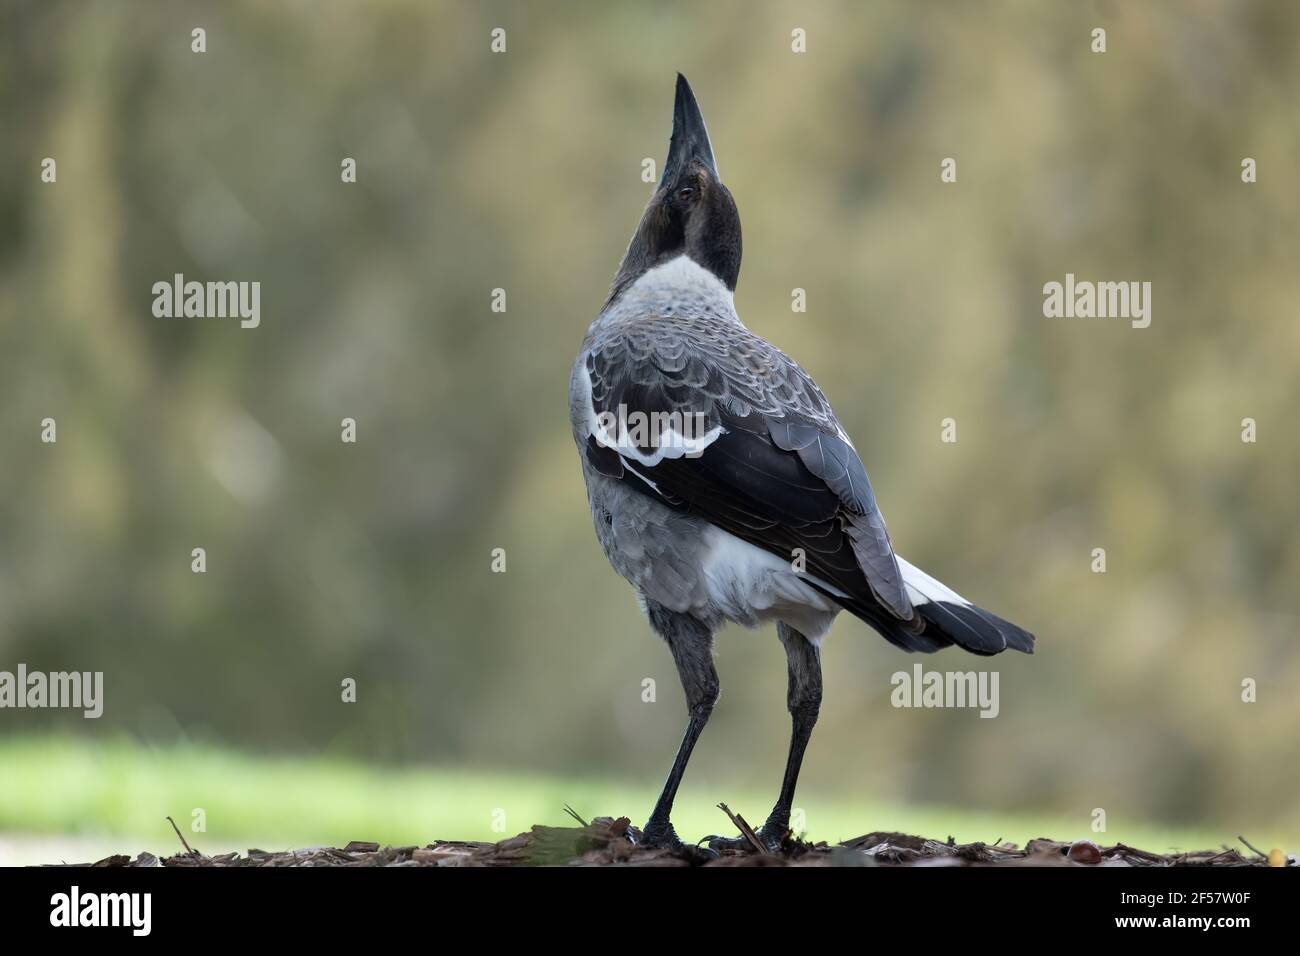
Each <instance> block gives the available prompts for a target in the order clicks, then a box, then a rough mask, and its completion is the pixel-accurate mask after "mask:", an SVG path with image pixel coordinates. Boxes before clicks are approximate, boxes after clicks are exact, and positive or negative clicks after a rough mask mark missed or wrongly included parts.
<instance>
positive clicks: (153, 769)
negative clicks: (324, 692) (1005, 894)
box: [0, 737, 1233, 863]
mask: <svg viewBox="0 0 1300 956" xmlns="http://www.w3.org/2000/svg"><path fill="white" fill-rule="evenodd" d="M0 781H2V783H0V834H4V833H11V834H20V835H24V836H30V835H36V834H49V835H57V836H59V837H70V836H77V837H78V838H79V840H80V841H81V842H82V843H85V844H86V845H93V846H96V847H98V846H110V845H114V844H116V846H115V848H116V849H117V850H119V851H120V852H125V853H132V854H134V853H136V852H138V851H140V850H143V849H148V850H150V851H152V852H155V853H166V854H169V853H171V852H173V851H174V850H176V849H179V844H178V842H177V840H176V837H175V834H174V833H172V831H171V828H170V826H169V825H168V824H167V823H166V820H165V818H166V817H167V816H172V817H174V818H175V819H176V822H177V824H178V825H179V826H180V827H181V829H182V831H183V832H184V833H185V835H186V838H187V839H189V840H190V842H191V843H192V844H193V845H194V846H196V847H198V848H199V849H202V850H205V851H208V852H218V851H223V850H228V849H243V848H247V847H249V846H254V845H256V846H260V847H261V848H263V849H267V850H277V849H286V848H290V847H300V846H316V845H342V844H343V843H346V842H347V841H348V840H354V839H356V840H377V841H379V842H381V843H392V844H424V843H428V842H429V841H431V840H433V839H466V840H499V839H503V838H504V837H506V836H512V835H514V834H516V833H518V832H520V831H523V830H527V829H528V827H529V826H531V825H532V824H534V823H547V824H564V823H567V822H568V818H567V817H566V816H565V814H564V812H563V810H562V808H563V806H564V805H565V804H566V803H567V804H570V805H571V806H573V807H574V808H575V809H576V810H577V811H578V812H579V813H581V814H583V815H584V816H586V817H593V816H600V815H613V816H618V815H629V816H631V817H632V818H633V822H634V823H637V824H638V825H639V824H640V823H642V822H643V821H642V820H641V819H640V818H641V817H642V816H643V815H644V814H646V813H647V812H648V810H649V806H650V803H651V802H652V800H653V798H654V796H655V794H653V793H648V792H645V791H644V790H643V789H642V788H633V787H630V786H628V785H626V784H620V783H618V782H610V781H603V780H598V779H595V778H590V777H587V778H584V777H571V778H563V779H562V778H557V777H546V776H540V775H532V774H523V773H507V772H482V771H473V770H464V769H450V768H446V769H438V768H428V769H413V768H397V769H394V768H384V767H374V766H368V765H365V764H361V763H353V762H346V761H342V760H337V759H328V758H306V757H295V758H289V757H260V756H259V757H253V756H248V755H245V754H241V753H238V752H235V751H232V750H226V749H221V748H217V747H211V746H197V745H189V746H178V747H171V748H167V749H149V748H146V747H143V746H141V745H139V744H136V743H133V742H131V741H128V740H125V739H120V740H116V741H113V742H109V743H93V744H92V743H90V742H87V741H85V740H81V739H77V738H71V737H27V738H17V739H9V740H3V741H0ZM723 796H724V797H725V798H726V800H727V802H728V804H729V805H730V806H731V807H732V809H733V810H736V811H739V812H741V813H743V814H745V816H746V817H747V818H749V819H750V820H751V821H752V822H754V823H757V822H758V821H760V820H762V819H763V817H764V816H765V815H766V812H767V810H768V809H769V804H770V801H771V796H772V795H771V794H760V793H734V792H731V791H728V792H727V793H726V794H724V795H723ZM800 805H801V807H802V809H803V810H804V812H805V814H806V819H807V824H808V836H809V837H811V838H813V839H824V840H828V841H831V842H835V841H838V840H841V839H845V838H848V837H852V836H857V835H859V834H862V833H864V832H869V831H871V830H901V831H905V832H910V833H918V834H921V835H923V836H928V837H932V838H938V839H943V838H946V837H947V836H949V835H952V836H953V837H955V838H956V839H957V840H958V841H960V842H967V841H974V840H984V841H991V840H994V839H997V838H999V837H1001V838H1003V839H1006V840H1011V841H1014V842H1016V843H1023V842H1024V841H1026V840H1028V839H1030V838H1032V837H1036V836H1050V837H1052V838H1054V839H1059V840H1066V839H1074V838H1092V839H1098V840H1099V841H1100V842H1103V843H1111V842H1117V841H1123V842H1126V843H1131V844H1135V845H1138V846H1142V847H1144V848H1146V849H1151V850H1159V851H1166V850H1168V849H1170V848H1175V847H1177V848H1205V847H1211V846H1218V845H1219V844H1221V843H1223V842H1225V841H1230V840H1233V837H1232V836H1231V835H1228V834H1224V833H1208V832H1201V833H1197V832H1194V831H1187V830H1181V831H1180V830H1168V829H1161V828H1159V827H1131V826H1123V827H1114V826H1113V827H1111V829H1110V830H1109V832H1107V833H1105V834H1100V835H1098V834H1092V833H1091V832H1090V830H1089V828H1088V825H1087V821H1086V820H1083V821H1080V820H1072V821H1067V820H1065V819H1063V818H1060V817H1056V818H1053V817H1050V816H1022V815H1006V814H996V813H973V812H969V811H965V810H960V809H956V808H952V807H940V806H921V807H918V806H904V805H888V804H882V803H877V802H871V801H864V800H853V799H849V798H845V797H840V798H836V799H831V798H826V799H823V798H821V797H819V796H809V797H808V799H807V800H806V801H800ZM196 807H201V808H202V809H203V810H204V812H205V814H206V823H207V830H206V832H202V833H194V832H192V831H191V829H190V825H189V824H190V820H191V813H192V811H193V809H194V808H196ZM494 814H495V816H494ZM502 815H504V816H502ZM494 820H496V821H497V822H498V823H499V826H500V829H499V830H494V829H493V824H494ZM674 822H675V823H676V825H677V829H678V831H679V832H680V833H681V834H682V835H683V836H684V837H686V838H687V839H694V838H698V837H699V836H702V835H704V834H706V833H716V832H728V830H729V826H728V823H727V821H726V819H725V818H724V817H723V816H722V814H721V812H720V811H719V810H717V809H716V807H715V806H714V805H713V802H712V801H710V800H706V799H701V798H700V795H699V794H697V793H695V792H694V791H689V790H684V791H683V793H682V794H681V795H680V796H679V798H678V808H677V810H676V812H675V813H674ZM32 852H35V851H31V850H30V849H29V852H28V856H29V857H30V855H31V853H32ZM0 853H3V849H2V848H0ZM16 856H21V853H19V852H18V851H15V850H13V849H12V848H11V849H10V851H9V852H8V854H5V857H4V858H0V862H11V863H12V862H16V859H15V857H16ZM23 862H33V861H32V860H31V859H25V860H24V861H23Z"/></svg>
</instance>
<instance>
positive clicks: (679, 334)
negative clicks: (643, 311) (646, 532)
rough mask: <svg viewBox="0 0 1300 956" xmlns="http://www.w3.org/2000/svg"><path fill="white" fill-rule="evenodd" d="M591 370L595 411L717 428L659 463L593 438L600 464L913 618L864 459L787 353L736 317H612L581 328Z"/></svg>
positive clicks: (894, 613) (591, 457)
mask: <svg viewBox="0 0 1300 956" xmlns="http://www.w3.org/2000/svg"><path fill="white" fill-rule="evenodd" d="M586 370H587V373H588V375H589V376H590V379H591V403H592V408H593V412H594V414H595V415H601V414H602V413H607V414H610V415H618V414H620V411H621V412H622V413H623V414H628V413H632V412H637V413H642V414H644V415H652V414H654V413H661V414H662V413H669V414H671V413H677V414H678V415H680V416H682V417H685V416H697V418H696V419H695V420H696V421H702V422H703V427H704V428H705V429H707V430H711V429H714V428H715V427H717V426H721V427H720V429H719V432H718V435H717V437H716V438H714V439H712V440H710V442H709V443H708V445H707V447H706V448H704V450H703V452H702V454H699V455H698V457H694V456H682V457H678V458H671V459H669V458H664V459H663V460H661V461H657V462H655V463H654V464H653V465H647V464H645V463H644V462H643V461H641V460H630V459H629V458H628V456H627V455H620V454H619V453H618V452H617V450H616V449H614V448H610V447H605V446H603V445H602V444H601V443H600V442H598V441H597V440H596V438H595V437H592V438H591V439H590V440H589V441H588V447H587V457H588V461H589V462H590V463H591V465H592V466H593V467H594V468H595V469H596V470H597V471H599V472H600V473H601V474H604V475H607V476H609V477H613V478H620V479H623V480H626V481H628V482H629V483H630V484H632V485H633V486H634V487H637V488H638V490H641V491H644V492H645V493H647V494H651V495H654V496H655V497H657V498H659V499H660V500H662V501H664V502H665V503H666V504H668V505H670V506H671V507H676V508H679V509H681V510H685V511H689V512H690V513H692V514H696V515H698V516H699V517H701V518H704V519H705V520H708V521H710V522H712V523H713V524H716V525H717V526H719V527H721V528H722V529H723V530H725V531H728V532H730V533H732V534H735V535H736V536H738V537H740V538H742V539H744V540H746V541H749V542H750V543H751V544H755V545H757V546H759V547H762V548H765V549H766V550H768V551H771V552H773V553H774V554H778V555H781V556H782V557H784V558H786V559H787V560H790V559H791V555H792V552H794V550H795V549H801V550H802V552H803V553H804V554H805V556H806V558H807V570H808V571H809V572H810V573H811V574H815V575H817V576H818V577H819V578H822V579H823V580H825V581H827V582H828V583H829V584H831V585H833V586H834V587H836V588H840V589H842V590H843V591H844V592H846V594H847V595H849V596H850V597H852V598H853V599H854V600H856V601H858V602H867V601H870V602H871V603H872V604H879V605H880V606H881V610H882V611H884V612H887V613H888V615H889V616H891V617H893V618H894V619H897V620H900V621H903V622H905V623H908V624H911V623H915V625H916V626H917V628H919V627H921V621H920V619H919V617H918V616H917V615H916V614H915V612H914V610H913V608H912V604H911V601H910V600H909V598H908V595H907V591H906V588H905V587H904V585H903V579H902V575H901V573H900V571H899V568H898V564H897V561H896V560H895V557H894V552H893V548H892V546H891V544H890V540H889V533H888V531H887V530H886V529H885V522H884V518H883V517H882V516H881V514H880V509H879V508H878V507H877V505H876V499H875V495H874V494H873V492H872V490H871V483H870V481H868V480H867V473H866V470H865V469H864V468H863V466H862V461H861V459H859V457H858V454H857V452H856V451H855V450H854V448H853V446H852V444H851V443H850V442H849V440H848V437H847V435H845V433H844V431H843V429H841V428H840V425H839V422H838V421H837V420H836V418H835V414H834V412H832V410H831V407H830V404H829V403H828V402H827V401H826V397H825V396H824V395H823V394H822V392H821V389H819V388H818V387H817V385H816V383H814V382H813V380H812V378H810V377H809V375H808V374H807V373H806V372H805V371H804V370H803V369H801V368H800V367H799V366H798V365H797V364H795V363H794V362H793V361H792V360H791V359H790V358H789V357H788V356H786V355H785V353H783V352H781V351H780V350H779V349H777V348H776V347H775V346H773V345H771V344H770V343H768V342H767V341H765V340H764V339H762V338H760V337H759V336H757V335H755V334H753V333H752V332H750V331H749V330H748V329H746V328H745V327H744V326H743V325H740V324H739V323H738V322H729V321H717V320H713V321H709V320H704V321H701V318H700V317H695V316H680V315H666V316H645V315H641V316H635V317H633V316H628V317H625V318H624V317H618V316H610V315H606V316H605V317H604V319H603V320H602V321H598V322H597V323H596V324H595V325H593V327H592V329H591V331H590V333H589V335H588V340H587V358H586ZM642 450H643V451H648V450H650V449H648V448H643V449H642Z"/></svg>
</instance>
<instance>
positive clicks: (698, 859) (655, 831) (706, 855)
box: [636, 821, 718, 866]
mask: <svg viewBox="0 0 1300 956" xmlns="http://www.w3.org/2000/svg"><path fill="white" fill-rule="evenodd" d="M636 845H637V846H639V847H641V849H643V850H668V851H669V852H670V853H672V854H673V855H674V856H678V857H681V858H682V859H684V860H686V861H687V862H688V863H691V864H692V865H697V866H698V865H699V864H702V863H708V862H709V861H710V860H716V859H717V858H718V853H717V851H716V850H713V849H711V848H705V847H702V846H692V845H691V844H689V843H683V842H682V838H681V837H679V836H678V835H677V831H676V830H674V829H673V825H672V824H671V823H662V824H661V823H656V822H654V821H651V822H650V823H647V824H646V825H645V829H643V830H642V831H641V839H639V840H637V841H636Z"/></svg>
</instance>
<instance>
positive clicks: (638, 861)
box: [65, 808, 1300, 867]
mask: <svg viewBox="0 0 1300 956" xmlns="http://www.w3.org/2000/svg"><path fill="white" fill-rule="evenodd" d="M723 809H724V810H725V808H723ZM570 812H571V814H572V816H574V818H575V820H577V821H578V823H579V824H580V825H578V826H572V827H550V826H534V827H533V828H532V829H530V830H529V831H528V832H527V833H521V834H519V835H518V836H515V837H511V838H510V839H508V840H502V841H501V842H499V843H467V842H459V841H453V840H437V841H435V842H433V843H431V844H429V845H427V846H398V847H393V846H383V847H381V846H380V845H379V844H378V843H370V842H366V841H361V840H354V841H353V842H351V843H349V844H348V845H347V846H344V847H310V848H307V849H302V850H289V851H285V852H275V853H268V852H266V851H265V850H255V849H254V850H249V851H248V852H247V853H244V854H239V853H227V854H222V855H220V856H207V855H205V854H203V853H200V852H198V851H197V850H192V849H189V847H188V845H187V846H186V851H185V852H182V853H177V854H175V855H173V856H169V857H164V858H159V857H157V856H155V855H153V854H152V853H141V854H139V855H138V856H137V857H135V858H134V859H132V858H131V857H129V856H124V855H119V856H110V857H107V858H106V859H103V860H100V861H98V862H96V863H89V864H76V865H80V866H96V867H124V866H130V867H148V866H175V867H247V866H252V867H258V866H476V867H477V866H690V865H692V861H691V860H688V859H686V858H684V857H683V856H681V855H679V854H676V853H673V852H671V851H668V850H645V849H641V848H640V847H638V846H637V845H636V843H635V840H636V839H637V838H638V837H639V836H640V831H639V830H638V829H637V828H636V827H634V826H632V825H631V823H630V822H629V821H628V819H627V818H626V817H620V818H618V819H613V818H610V817H597V818H596V819H594V820H592V821H591V822H590V823H586V822H585V821H582V820H581V818H579V817H578V816H577V814H576V813H572V811H570ZM726 812H727V814H728V816H731V818H732V819H733V820H734V821H735V822H736V823H737V825H738V827H739V829H740V831H741V834H742V836H749V835H750V834H752V832H753V831H752V830H751V829H750V828H749V826H748V824H746V823H745V821H744V819H743V818H742V817H739V816H736V815H732V814H731V812H730V811H729V810H727V811H726ZM178 835H179V831H178ZM181 842H182V843H184V842H185V841H184V839H183V838H182V841H181ZM1241 842H1242V843H1243V844H1244V846H1245V848H1246V853H1245V854H1243V853H1241V852H1239V851H1238V850H1236V849H1232V848H1229V847H1227V846H1224V847H1223V848H1221V849H1218V850H1201V851H1195V852H1187V853H1173V854H1164V853H1152V852H1149V851H1147V850H1140V849H1137V848H1136V847H1131V846H1126V845H1125V844H1123V843H1117V844H1115V845H1114V846H1099V845H1098V844H1096V843H1092V842H1091V841H1087V840H1080V841H1076V842H1073V843H1068V842H1067V843H1063V842H1059V841H1057V840H1048V839H1037V840H1030V841H1029V842H1028V843H1027V844H1025V845H1024V846H1023V847H1021V846H1017V845H1015V844H1014V843H1007V842H1001V841H998V842H993V843H956V842H954V841H953V839H952V838H951V837H949V838H948V839H947V840H946V841H942V842H941V841H938V840H927V839H925V838H923V837H918V836H911V835H909V834H906V833H886V832H878V833H868V834H865V835H863V836H860V837H857V838H855V839H852V840H846V841H844V842H843V843H840V844H837V845H834V846H832V845H830V844H827V843H807V842H804V841H803V840H799V839H796V838H794V837H793V836H791V835H789V834H787V836H786V838H785V840H784V841H783V843H782V845H781V847H780V850H779V851H778V852H771V851H768V850H767V849H765V848H762V845H761V843H759V842H758V841H757V840H752V841H751V843H752V845H751V846H749V847H746V848H745V849H743V850H728V851H724V852H723V854H722V855H721V856H720V857H718V858H717V859H714V860H710V861H708V862H707V863H705V864H704V865H706V866H1085V867H1086V866H1093V867H1098V866H1100V867H1131V866H1270V865H1271V866H1288V865H1290V866H1297V865H1300V861H1298V860H1297V858H1296V857H1295V856H1294V855H1292V856H1290V857H1288V856H1287V855H1286V854H1284V853H1283V852H1282V851H1281V850H1273V851H1271V852H1270V853H1267V854H1265V853H1263V852H1261V851H1259V850H1257V849H1255V848H1254V847H1252V846H1251V845H1250V844H1249V843H1247V842H1246V841H1245V840H1244V839H1242V840H1241ZM694 862H697V863H698V862H699V861H698V860H696V861H694ZM65 865H67V864H65Z"/></svg>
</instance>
